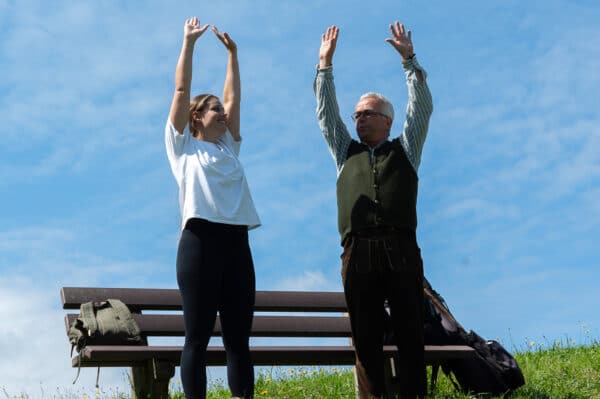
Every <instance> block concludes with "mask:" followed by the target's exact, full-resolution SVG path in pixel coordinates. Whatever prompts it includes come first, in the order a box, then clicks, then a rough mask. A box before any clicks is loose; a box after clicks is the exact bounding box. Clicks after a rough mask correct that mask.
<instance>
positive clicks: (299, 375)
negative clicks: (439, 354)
mask: <svg viewBox="0 0 600 399" xmlns="http://www.w3.org/2000/svg"><path fill="white" fill-rule="evenodd" d="M515 358H516V359H517V362H518V363H519V366H520V367H521V369H522V371H523V374H524V375H525V380H526V384H525V386H523V387H521V388H519V389H518V390H516V391H515V392H514V393H513V395H511V396H510V397H511V399H600V344H599V343H594V344H592V345H586V346H572V345H570V344H564V343H561V342H554V343H552V344H551V345H537V344H535V343H531V344H530V347H529V348H527V350H522V351H520V352H518V353H516V354H515ZM229 397H231V395H230V394H229V390H228V389H226V388H225V387H224V384H223V382H222V381H216V382H213V383H212V384H211V386H210V393H209V395H208V398H209V399H222V398H229ZM255 397H256V398H277V399H309V398H315V399H316V398H319V399H341V398H354V380H353V375H352V371H350V370H348V369H346V368H344V369H335V368H331V369H316V368H296V369H283V368H273V369H272V370H271V371H270V372H267V373H262V374H260V375H259V376H258V378H257V380H256V386H255ZM428 398H431V399H467V398H473V396H472V395H467V394H464V393H460V392H456V390H455V389H454V387H453V386H452V384H451V383H450V381H449V380H448V379H447V378H446V376H445V375H443V373H441V372H440V376H439V377H438V386H437V390H436V393H435V395H429V396H428ZM486 398H487V399H492V398H501V396H487V397H486ZM172 399H183V394H182V393H181V392H180V391H179V392H173V396H172Z"/></svg>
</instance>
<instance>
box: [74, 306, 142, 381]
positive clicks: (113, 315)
mask: <svg viewBox="0 0 600 399" xmlns="http://www.w3.org/2000/svg"><path fill="white" fill-rule="evenodd" d="M68 335H69V341H70V342H71V355H73V349H75V348H76V349H77V352H78V353H79V362H78V363H79V368H78V370H77V376H76V377H75V381H77V378H79V371H80V369H81V352H82V351H83V350H84V349H85V347H86V346H88V345H141V344H144V343H145V340H144V339H143V338H142V336H141V334H140V328H139V327H138V325H137V323H136V322H135V320H134V319H133V317H132V316H131V312H130V311H129V308H127V305H125V304H124V303H123V302H122V301H120V300H118V299H107V300H106V301H100V302H86V303H82V304H81V306H80V308H79V317H78V318H77V319H75V320H74V321H73V322H72V323H71V326H70V327H69V333H68ZM99 373H100V368H99V367H98V374H99ZM75 381H73V383H75ZM97 386H98V378H96V387H97Z"/></svg>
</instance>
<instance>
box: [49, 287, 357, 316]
mask: <svg viewBox="0 0 600 399" xmlns="http://www.w3.org/2000/svg"><path fill="white" fill-rule="evenodd" d="M60 296H61V300H62V304H63V309H79V306H80V305H81V304H82V303H84V302H88V301H102V300H106V299H107V298H119V299H120V300H121V301H123V302H124V303H125V304H127V305H128V306H129V307H130V308H131V309H132V311H133V310H136V311H138V310H182V308H181V296H180V294H179V291H178V290H177V289H160V288H152V289H146V288H88V287H63V288H61V290H60ZM254 310H255V311H257V312H260V311H273V312H345V311H346V301H345V299H344V294H343V293H342V292H316V291H315V292H310V291H257V292H256V300H255V305H254Z"/></svg>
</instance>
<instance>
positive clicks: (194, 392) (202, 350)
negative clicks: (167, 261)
mask: <svg viewBox="0 0 600 399" xmlns="http://www.w3.org/2000/svg"><path fill="white" fill-rule="evenodd" d="M207 29H208V25H204V26H202V27H201V26H200V21H199V20H198V18H195V17H194V18H190V19H188V20H186V21H185V26H184V35H183V46H182V49H181V54H180V55H179V61H178V63H177V69H176V71H175V94H174V95H173V102H172V104H171V111H170V113H169V120H168V121H167V125H166V128H165V142H166V148H167V155H168V158H169V162H170V164H171V170H172V171H173V175H174V176H175V179H176V180H177V183H178V185H179V205H180V208H181V222H182V233H181V239H180V241H179V248H178V252H177V283H178V285H179V290H180V292H181V297H182V299H183V318H184V322H185V345H184V347H183V353H182V355H181V381H182V384H183V390H184V393H185V396H186V398H188V399H192V398H194V399H195V398H205V397H206V347H207V346H208V341H209V339H210V336H211V333H212V331H213V328H214V324H215V318H216V314H217V311H218V312H219V315H220V320H221V327H222V331H223V343H224V345H225V350H226V352H227V377H228V382H229V388H230V389H231V393H232V396H233V397H238V398H242V397H244V398H251V397H252V395H253V390H254V370H253V366H252V363H251V360H250V352H249V347H248V340H249V335H250V328H251V324H252V314H253V306H254V296H255V280H254V265H253V263H252V255H251V253H250V247H249V245H248V230H249V229H252V228H255V227H258V226H259V225H260V220H259V218H258V215H257V214H256V210H255V208H254V203H253V202H252V197H251V195H250V191H249V189H248V184H247V182H246V178H245V175H244V171H243V169H242V165H241V164H240V161H239V160H238V157H237V156H238V153H239V149H240V144H241V143H240V142H241V137H240V92H241V91H240V75H239V66H238V60H237V47H236V44H235V43H234V42H233V40H232V39H231V37H229V35H228V34H227V33H220V32H219V31H218V30H217V28H216V27H214V26H213V27H212V30H213V32H214V33H215V35H216V36H217V38H219V40H220V41H221V42H222V43H223V44H224V45H225V48H226V49H227V52H228V63H227V74H226V77H225V86H224V88H223V103H221V102H220V101H219V98H218V97H217V96H214V95H212V94H202V95H199V96H196V97H194V98H193V99H191V100H190V86H191V81H192V55H193V51H194V44H195V42H196V40H197V39H198V38H199V37H200V36H202V34H203V33H204V32H205V31H206V30H207Z"/></svg>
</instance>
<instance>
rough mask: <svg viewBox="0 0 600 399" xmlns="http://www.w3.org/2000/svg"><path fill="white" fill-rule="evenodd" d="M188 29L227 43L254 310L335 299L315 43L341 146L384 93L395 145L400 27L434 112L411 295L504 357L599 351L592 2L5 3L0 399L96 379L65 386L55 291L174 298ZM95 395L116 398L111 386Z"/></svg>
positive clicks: (213, 49)
mask: <svg viewBox="0 0 600 399" xmlns="http://www.w3.org/2000/svg"><path fill="white" fill-rule="evenodd" d="M193 15H196V16H198V17H199V18H200V20H201V22H202V23H211V24H216V25H217V26H218V27H219V29H220V30H221V31H226V32H229V33H230V34H231V36H232V38H233V39H234V40H235V41H236V42H237V43H238V46H239V58H240V66H241V73H242V90H243V101H242V122H241V123H242V125H241V126H242V136H243V137H244V143H243V146H242V153H241V159H242V162H243V163H244V165H245V169H246V174H247V177H248V180H249V183H250V186H251V190H252V193H253V196H254V201H255V203H256V206H257V208H258V211H259V214H260V216H261V219H262V222H263V226H262V227H261V228H260V229H258V230H254V231H252V233H251V236H250V237H251V238H250V239H251V245H252V249H253V253H254V260H255V264H256V274H257V288H258V289H278V290H281V289H298V290H336V291H337V290H341V283H340V274H339V253H340V247H339V239H338V235H337V228H336V201H335V178H336V174H335V167H334V163H333V161H332V159H331V157H330V155H329V152H328V150H327V147H326V145H325V142H324V140H323V138H322V137H321V134H320V131H319V129H318V125H317V122H316V120H315V113H314V111H315V100H314V96H313V93H312V81H313V77H314V74H315V65H316V63H317V62H318V59H317V58H318V57H317V55H318V49H319V45H320V35H321V33H322V32H323V31H324V29H325V28H326V27H327V26H329V25H331V24H334V23H335V24H337V25H338V26H339V27H340V39H339V42H338V49H337V52H336V56H335V59H334V68H335V79H336V85H337V90H338V101H339V104H340V108H341V110H342V112H343V115H344V116H345V117H346V119H345V120H346V122H347V124H348V125H349V127H350V128H351V127H352V125H351V123H352V122H351V120H350V117H349V116H350V113H351V112H352V109H353V106H354V104H355V102H356V100H357V99H358V97H359V96H360V94H362V93H364V92H367V91H378V92H381V93H383V94H385V95H386V96H388V97H389V98H390V99H391V100H392V102H393V103H394V104H395V108H396V114H397V120H396V123H395V126H394V128H393V132H395V133H396V134H398V133H399V132H400V129H401V125H402V117H403V111H404V109H405V104H406V86H405V83H404V75H403V73H402V70H401V66H400V59H399V56H398V55H397V53H396V52H395V51H394V50H393V48H392V47H391V46H389V45H388V44H387V43H385V41H384V40H385V38H386V37H388V36H389V30H388V28H387V25H388V24H389V23H391V22H393V21H394V20H396V19H398V20H400V21H402V22H404V23H406V25H407V26H408V27H409V28H410V29H412V31H413V41H414V45H415V51H416V53H417V57H418V58H419V61H420V63H421V64H422V65H423V66H424V68H425V69H426V70H427V72H428V74H429V78H428V83H429V87H430V89H431V92H432V95H433V99H434V107H435V110H434V114H433V116H432V119H431V123H430V128H429V135H428V139H427V142H426V145H425V148H424V153H423V158H422V163H421V167H420V171H419V173H420V190H419V204H418V215H419V228H418V238H419V242H420V245H421V248H422V251H423V257H424V262H425V270H426V276H427V277H428V278H429V280H430V281H431V283H432V284H433V286H434V287H435V288H436V289H437V290H438V291H439V292H440V293H441V294H442V295H443V296H444V297H445V298H446V300H447V302H448V304H449V305H450V307H451V310H452V311H453V312H454V314H455V316H456V317H457V319H458V320H459V321H460V322H461V323H462V324H463V325H464V326H465V327H466V328H467V329H473V330H475V331H477V332H478V333H479V334H480V335H482V336H484V337H486V338H500V339H501V340H502V342H504V343H505V344H506V345H507V347H509V348H512V346H513V345H516V346H519V347H522V346H525V345H527V344H528V342H530V341H535V342H552V341H554V340H555V339H565V337H569V339H572V340H576V341H577V342H589V341H590V340H591V339H598V338H600V318H599V316H598V314H599V313H598V308H600V295H598V289H597V284H598V281H600V271H599V268H598V266H600V265H599V263H600V257H599V256H598V250H597V249H596V248H597V244H594V242H598V241H599V239H600V202H599V201H598V198H599V197H600V117H599V115H598V112H597V109H598V108H597V105H596V106H594V105H593V104H597V101H595V100H593V98H597V95H598V94H597V93H598V92H600V74H599V73H598V71H600V25H598V23H597V21H598V20H600V5H598V4H597V2H595V1H592V0H579V1H575V0H571V1H527V2H523V1H509V0H503V1H500V0H490V1H486V2H471V1H454V2H444V1H437V0H436V1H428V2H421V1H414V0H408V1H402V2H399V1H378V0H373V1H370V2H368V3H366V2H358V1H348V0H346V1H338V0H333V1H306V2H296V1H294V2H290V1H284V2H281V1H277V2H276V1H266V0H263V1H261V0H256V1H253V2H246V1H241V0H231V1H227V2H216V1H214V2H199V1H196V2H192V1H184V2H178V4H177V7H175V6H174V3H172V2H167V1H162V2H161V1H153V2H143V3H142V2H134V1H130V2H120V1H101V2H91V1H89V2H83V1H82V2H70V1H60V0H58V1H54V2H51V3H48V2H42V1H21V0H20V1H16V0H13V1H10V0H0V76H2V78H1V79H0V120H1V121H2V124H3V129H2V131H3V134H2V145H1V146H0V193H1V201H2V202H1V203H2V206H1V207H0V303H1V304H2V305H1V307H0V320H2V322H1V324H0V353H2V354H3V359H4V360H3V361H2V362H1V363H0V388H4V389H5V390H6V391H7V392H9V393H13V394H14V393H18V392H27V393H29V395H31V396H44V395H45V396H48V394H51V393H53V392H55V391H56V390H59V391H60V392H70V391H69V390H78V389H79V390H81V389H87V388H88V387H93V380H94V378H95V372H94V371H92V370H89V369H88V370H82V377H81V379H80V382H78V384H77V385H75V386H72V385H71V381H72V378H73V377H74V374H75V371H74V370H73V369H71V368H70V367H69V365H70V361H69V356H68V345H67V340H66V336H65V333H64V326H63V321H62V315H63V311H62V310H61V309H60V300H59V289H60V287H62V286H67V285H69V286H77V285H83V286H109V287H117V286H131V287H138V286H139V287H168V288H174V287H176V281H175V269H174V262H175V255H176V246H177V240H178V234H179V230H178V228H179V227H178V226H179V210H178V204H177V187H176V184H175V181H174V179H173V177H172V176H171V173H170V169H169V165H168V162H167V158H166V155H165V151H164V144H163V128H164V124H165V121H166V118H167V113H168V109H169V104H170V101H171V97H172V91H173V73H174V68H175V63H176V60H177V56H178V53H179V50H180V45H181V36H182V27H183V22H184V20H185V19H186V18H187V17H189V16H193ZM225 62H226V53H225V50H224V49H223V48H222V45H221V43H220V42H218V41H217V40H216V38H215V37H214V36H213V35H211V34H210V32H209V33H207V34H206V35H205V36H203V37H202V38H201V39H200V40H199V41H198V42H197V45H196V52H195V57H194V79H193V84H192V89H193V91H194V92H198V93H200V92H215V93H217V94H220V92H221V90H222V84H223V78H224V73H225V72H224V68H225ZM588 330H589V332H586V331H588ZM42 353H43V354H45V355H42V356H40V354H42ZM211 375H213V376H220V375H222V371H221V370H220V369H214V370H211ZM101 383H102V385H103V389H106V390H108V389H109V388H112V389H115V387H121V389H122V390H124V389H126V388H125V383H124V379H123V370H108V369H104V370H102V372H101Z"/></svg>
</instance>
